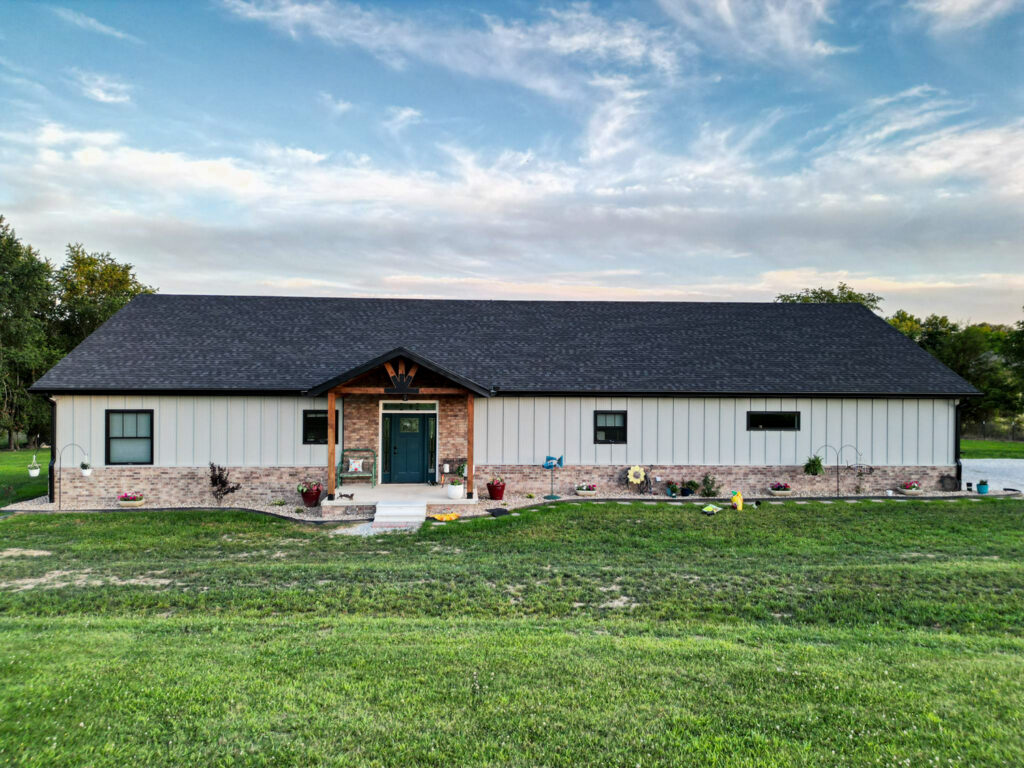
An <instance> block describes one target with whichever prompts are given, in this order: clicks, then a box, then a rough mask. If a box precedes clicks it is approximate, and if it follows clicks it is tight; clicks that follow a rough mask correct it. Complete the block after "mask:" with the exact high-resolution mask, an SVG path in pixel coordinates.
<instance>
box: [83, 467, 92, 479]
mask: <svg viewBox="0 0 1024 768" xmlns="http://www.w3.org/2000/svg"><path fill="white" fill-rule="evenodd" d="M91 474H92V467H89V468H88V469H83V470H82V477H88V476H89V475H91Z"/></svg>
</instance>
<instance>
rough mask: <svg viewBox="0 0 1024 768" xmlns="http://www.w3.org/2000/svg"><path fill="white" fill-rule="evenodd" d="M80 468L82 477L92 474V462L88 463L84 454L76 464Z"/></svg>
mask: <svg viewBox="0 0 1024 768" xmlns="http://www.w3.org/2000/svg"><path fill="white" fill-rule="evenodd" d="M78 466H79V468H80V469H81V470H82V477H88V476H89V475H91V474H92V464H90V463H89V457H88V456H86V457H85V459H84V460H83V461H82V463H81V464H79V465H78Z"/></svg>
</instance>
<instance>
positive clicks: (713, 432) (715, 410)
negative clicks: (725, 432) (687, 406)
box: [704, 397, 722, 464]
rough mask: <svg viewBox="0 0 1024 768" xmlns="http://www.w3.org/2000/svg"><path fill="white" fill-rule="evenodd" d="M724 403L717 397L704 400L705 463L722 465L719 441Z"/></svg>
mask: <svg viewBox="0 0 1024 768" xmlns="http://www.w3.org/2000/svg"><path fill="white" fill-rule="evenodd" d="M721 406H722V401H721V400H719V399H718V398H717V397H709V398H706V399H705V400H704V463H705V464H721V463H722V462H721V456H720V455H719V447H720V445H721V441H720V440H719V437H720V433H721V428H722V425H721V423H720V415H721V410H722V407H721Z"/></svg>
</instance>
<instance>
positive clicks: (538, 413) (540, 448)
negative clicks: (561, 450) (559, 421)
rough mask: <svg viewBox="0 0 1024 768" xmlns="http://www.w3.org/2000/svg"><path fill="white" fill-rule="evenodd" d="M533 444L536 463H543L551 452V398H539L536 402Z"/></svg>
mask: <svg viewBox="0 0 1024 768" xmlns="http://www.w3.org/2000/svg"><path fill="white" fill-rule="evenodd" d="M533 444H534V452H535V453H536V456H535V458H536V459H537V462H535V463H538V464H539V463H542V462H543V461H544V459H545V458H546V457H547V456H548V455H549V453H550V451H551V398H548V397H538V398H536V399H535V400H534V403H533Z"/></svg>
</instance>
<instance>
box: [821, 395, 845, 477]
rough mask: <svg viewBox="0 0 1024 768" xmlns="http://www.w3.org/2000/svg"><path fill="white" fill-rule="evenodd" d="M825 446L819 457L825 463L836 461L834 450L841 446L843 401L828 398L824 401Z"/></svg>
mask: <svg viewBox="0 0 1024 768" xmlns="http://www.w3.org/2000/svg"><path fill="white" fill-rule="evenodd" d="M824 442H825V443H826V444H827V445H829V446H831V447H829V448H825V449H824V450H823V451H822V453H821V458H822V459H823V460H824V462H825V463H826V464H832V465H834V464H835V463H836V450H838V449H840V448H842V446H843V401H842V400H837V399H835V398H829V399H828V400H826V401H825V440H824Z"/></svg>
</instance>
